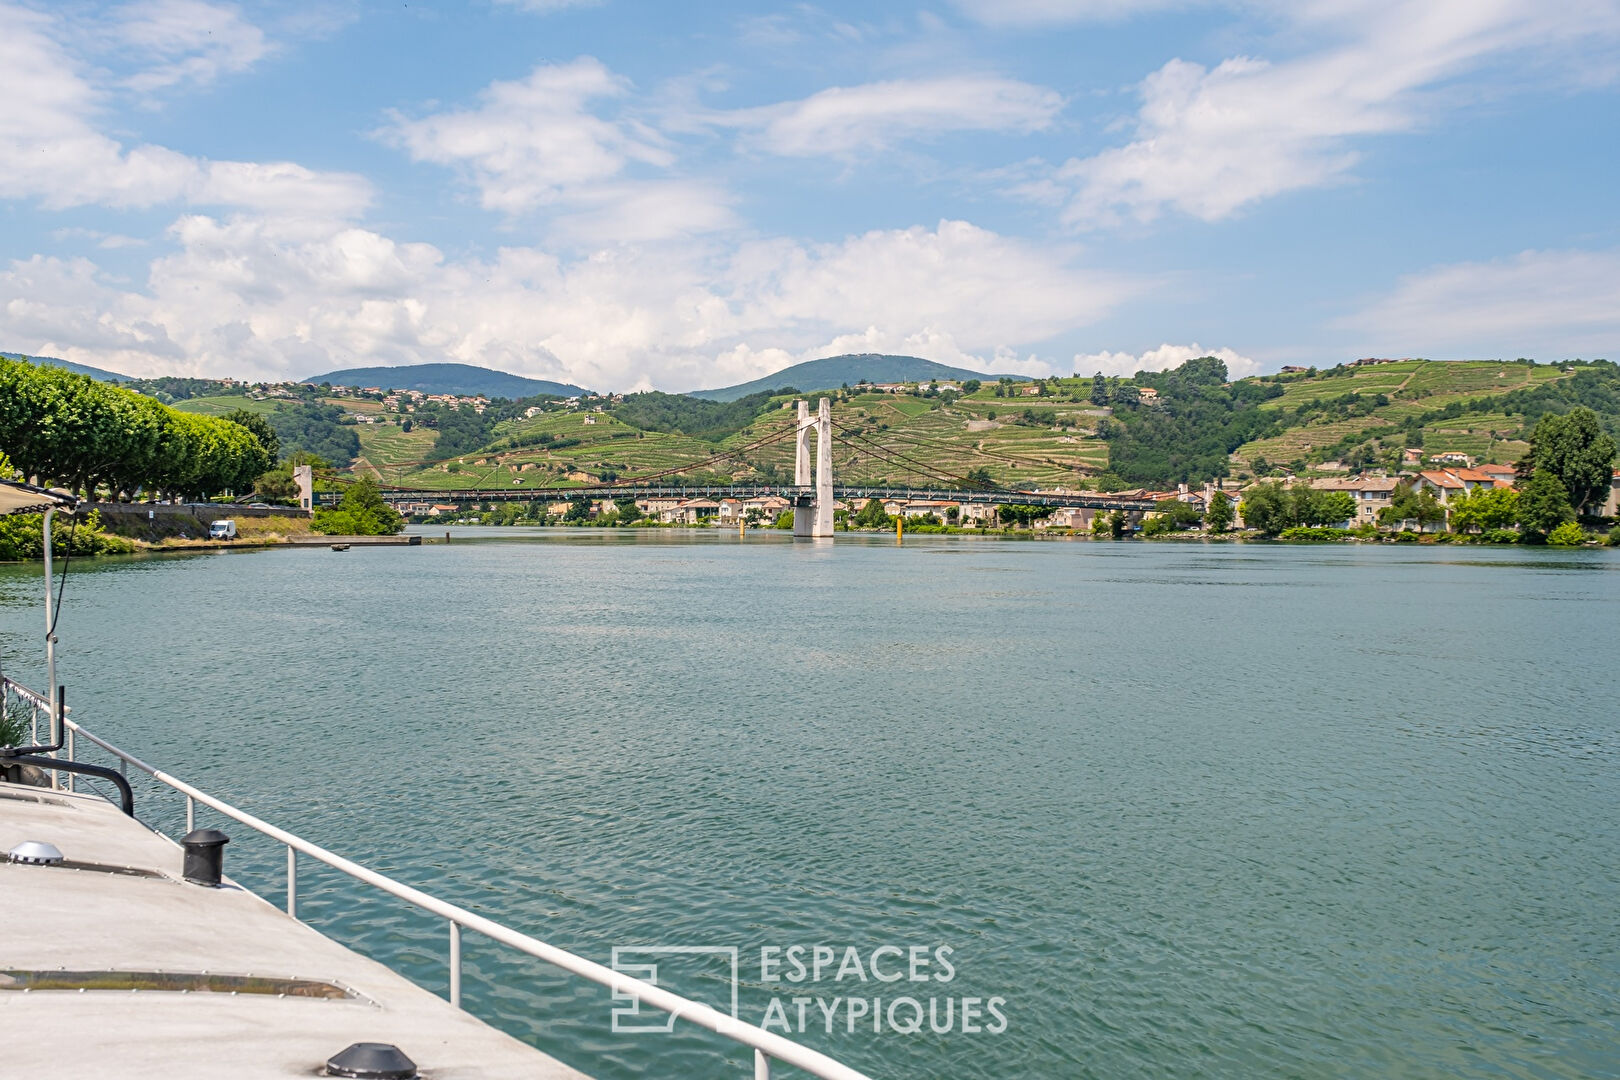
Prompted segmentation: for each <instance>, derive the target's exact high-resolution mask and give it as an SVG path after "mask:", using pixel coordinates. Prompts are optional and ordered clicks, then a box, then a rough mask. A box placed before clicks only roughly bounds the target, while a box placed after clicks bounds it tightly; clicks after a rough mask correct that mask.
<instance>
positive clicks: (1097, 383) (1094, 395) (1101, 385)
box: [1091, 371, 1108, 405]
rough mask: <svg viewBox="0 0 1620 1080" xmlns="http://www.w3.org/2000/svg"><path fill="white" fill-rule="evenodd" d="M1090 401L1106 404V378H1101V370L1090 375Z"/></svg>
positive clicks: (1095, 403) (1094, 403)
mask: <svg viewBox="0 0 1620 1080" xmlns="http://www.w3.org/2000/svg"><path fill="white" fill-rule="evenodd" d="M1091 403H1092V404H1093V405H1107V404H1108V380H1107V379H1105V378H1103V373H1102V372H1100V371H1099V372H1097V374H1095V375H1093V376H1092V377H1091Z"/></svg>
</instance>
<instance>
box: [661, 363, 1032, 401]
mask: <svg viewBox="0 0 1620 1080" xmlns="http://www.w3.org/2000/svg"><path fill="white" fill-rule="evenodd" d="M1002 377H1003V376H998V375H986V374H985V373H984V372H982V371H969V370H968V369H967V368H958V367H950V366H948V365H946V364H936V363H935V362H934V361H932V360H924V359H923V358H922V357H920V356H889V355H886V354H883V353H848V354H846V355H844V356H828V357H824V358H823V359H820V360H808V361H806V362H804V363H802V364H794V365H793V366H792V367H790V368H783V369H782V370H781V371H778V372H776V373H774V374H771V375H767V376H765V377H764V378H763V379H755V380H754V381H753V382H745V383H738V384H737V385H736V386H726V387H722V388H720V389H719V390H693V391H692V392H691V393H690V394H688V395H687V396H688V397H697V398H709V399H710V400H712V401H735V400H737V399H738V398H740V397H747V396H748V395H750V394H757V393H760V392H762V391H766V390H776V389H779V388H781V387H788V386H791V387H797V388H798V389H800V390H804V391H810V390H831V389H832V388H834V387H837V386H855V385H856V384H858V383H860V382H861V381H862V380H864V381H866V382H869V383H895V382H928V381H929V380H938V381H945V380H951V381H953V382H962V381H963V380H965V379H979V380H981V381H987V382H993V381H995V380H996V379H998V378H1002ZM1007 377H1009V378H1013V379H1017V380H1022V379H1024V378H1025V376H1023V375H1013V376H1007Z"/></svg>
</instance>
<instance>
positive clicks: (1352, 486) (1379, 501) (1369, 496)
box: [1311, 476, 1400, 528]
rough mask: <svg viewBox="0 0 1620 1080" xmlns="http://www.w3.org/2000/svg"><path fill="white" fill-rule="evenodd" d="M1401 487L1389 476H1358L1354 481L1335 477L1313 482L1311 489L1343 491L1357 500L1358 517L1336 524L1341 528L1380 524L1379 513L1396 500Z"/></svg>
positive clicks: (1398, 482)
mask: <svg viewBox="0 0 1620 1080" xmlns="http://www.w3.org/2000/svg"><path fill="white" fill-rule="evenodd" d="M1399 485H1400V481H1398V480H1395V479H1393V478H1392V477H1387V476H1358V477H1354V478H1352V479H1343V478H1340V477H1336V476H1335V477H1329V478H1326V479H1320V480H1312V481H1311V487H1313V488H1315V489H1316V490H1317V491H1343V492H1345V493H1346V494H1348V495H1349V496H1350V497H1351V498H1352V499H1354V500H1356V516H1355V517H1354V518H1352V519H1349V520H1346V521H1343V522H1335V523H1334V524H1336V525H1338V526H1339V527H1340V528H1349V527H1351V526H1353V525H1369V524H1371V525H1376V524H1378V511H1380V510H1382V509H1383V508H1384V507H1386V506H1388V505H1389V504H1390V502H1391V501H1392V500H1393V499H1394V498H1395V489H1396V487H1398V486H1399Z"/></svg>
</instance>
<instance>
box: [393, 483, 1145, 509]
mask: <svg viewBox="0 0 1620 1080" xmlns="http://www.w3.org/2000/svg"><path fill="white" fill-rule="evenodd" d="M812 491H813V489H812V488H808V487H803V488H801V487H796V486H794V485H791V484H787V485H783V484H773V485H755V484H733V485H708V486H703V487H697V486H693V487H663V486H658V487H614V486H610V485H601V486H597V487H578V488H545V489H537V488H489V489H482V488H467V489H463V490H460V491H413V490H405V489H396V490H392V491H384V492H383V498H385V499H386V500H387V501H389V502H390V503H401V502H445V503H451V502H454V503H469V502H567V501H570V500H573V499H577V498H580V497H582V496H583V497H584V498H587V499H611V498H620V499H622V498H644V499H672V498H680V499H700V498H707V499H713V498H737V499H751V498H759V497H762V496H766V495H780V496H783V497H785V498H802V497H805V496H807V495H809V494H811V492H812ZM833 497H834V498H835V499H841V500H845V501H856V502H864V501H865V500H867V499H879V500H883V499H906V500H919V499H920V500H933V501H948V502H972V503H1019V504H1025V505H1033V506H1051V507H1061V506H1077V507H1087V508H1090V509H1095V510H1131V511H1148V510H1152V509H1153V508H1154V505H1155V503H1154V501H1153V500H1152V499H1129V498H1121V497H1119V496H1115V495H1107V494H1101V493H1092V492H1074V493H1069V492H1056V491H1001V490H991V491H985V490H977V491H963V490H954V489H950V488H889V487H867V486H859V485H834V487H833Z"/></svg>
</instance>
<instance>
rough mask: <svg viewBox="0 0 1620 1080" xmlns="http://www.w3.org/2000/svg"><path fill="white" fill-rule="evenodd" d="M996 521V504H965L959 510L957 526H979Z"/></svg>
mask: <svg viewBox="0 0 1620 1080" xmlns="http://www.w3.org/2000/svg"><path fill="white" fill-rule="evenodd" d="M995 520H996V507H995V504H994V503H983V502H965V503H963V504H962V505H961V506H960V508H958V510H957V524H959V525H978V524H980V523H982V522H992V523H993V522H994V521H995Z"/></svg>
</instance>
